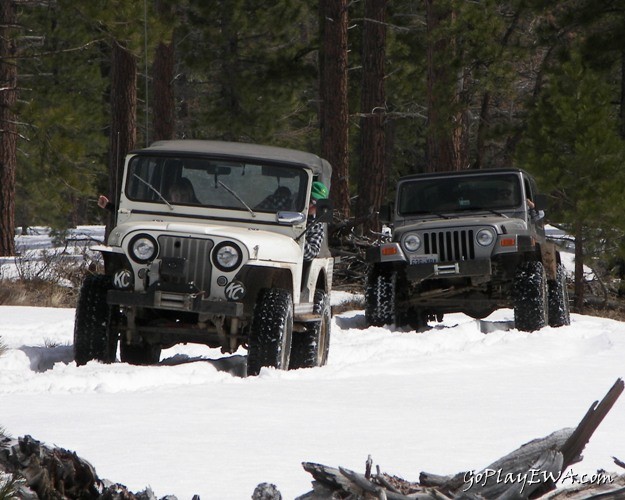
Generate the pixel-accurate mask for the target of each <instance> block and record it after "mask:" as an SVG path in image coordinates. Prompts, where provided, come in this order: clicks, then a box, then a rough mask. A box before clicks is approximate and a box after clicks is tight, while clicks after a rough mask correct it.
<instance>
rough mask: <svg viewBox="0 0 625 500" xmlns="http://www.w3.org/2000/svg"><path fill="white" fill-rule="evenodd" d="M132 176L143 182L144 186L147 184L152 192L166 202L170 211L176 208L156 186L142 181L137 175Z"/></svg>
mask: <svg viewBox="0 0 625 500" xmlns="http://www.w3.org/2000/svg"><path fill="white" fill-rule="evenodd" d="M132 175H133V177H136V178H137V179H139V180H140V181H141V182H143V184H145V185H146V186H147V187H149V188H150V189H151V190H152V191H154V192H155V193H156V194H157V195H158V197H159V198H160V199H161V200H163V201H164V202H165V204H166V205H167V206H168V207H169V209H170V210H173V209H174V207H172V206H171V204H170V203H169V202H168V201H167V200H166V199H165V197H164V196H163V195H162V194H161V193H160V191H159V190H158V189H156V188H155V187H154V186H152V184H150V183H149V182H148V181H146V180H144V179H142V178H141V177H139V176H138V175H137V174H132Z"/></svg>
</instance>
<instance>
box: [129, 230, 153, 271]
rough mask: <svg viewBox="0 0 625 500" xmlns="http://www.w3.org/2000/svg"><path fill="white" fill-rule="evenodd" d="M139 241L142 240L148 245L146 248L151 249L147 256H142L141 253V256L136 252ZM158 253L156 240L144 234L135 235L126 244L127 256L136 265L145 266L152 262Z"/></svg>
mask: <svg viewBox="0 0 625 500" xmlns="http://www.w3.org/2000/svg"><path fill="white" fill-rule="evenodd" d="M141 240H144V242H145V243H149V245H146V248H151V250H150V254H149V255H148V254H147V253H145V254H143V252H141V253H142V254H143V255H141V254H140V252H139V251H137V248H138V243H139V242H140V241H141ZM158 251H159V249H158V242H157V241H156V238H154V237H153V236H151V235H149V234H146V233H141V234H137V235H135V236H133V237H132V239H131V240H130V241H129V242H128V255H129V256H130V258H131V259H132V260H134V261H135V262H137V263H138V264H146V263H148V262H151V261H153V260H154V259H155V258H156V256H157V255H158Z"/></svg>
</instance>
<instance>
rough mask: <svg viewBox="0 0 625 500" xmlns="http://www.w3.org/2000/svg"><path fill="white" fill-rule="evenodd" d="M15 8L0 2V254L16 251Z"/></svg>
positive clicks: (5, 1) (9, 2)
mask: <svg viewBox="0 0 625 500" xmlns="http://www.w3.org/2000/svg"><path fill="white" fill-rule="evenodd" d="M16 28H17V10H16V6H15V4H14V3H13V1H12V0H4V1H2V2H0V256H7V255H13V254H14V253H15V243H14V239H13V238H14V235H15V219H14V211H15V169H16V156H17V152H16V149H17V120H16V115H15V109H14V108H15V104H16V102H17V66H16V60H15V56H16V51H17V48H16V41H15V30H16Z"/></svg>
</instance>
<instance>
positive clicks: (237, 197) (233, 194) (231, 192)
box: [217, 180, 256, 217]
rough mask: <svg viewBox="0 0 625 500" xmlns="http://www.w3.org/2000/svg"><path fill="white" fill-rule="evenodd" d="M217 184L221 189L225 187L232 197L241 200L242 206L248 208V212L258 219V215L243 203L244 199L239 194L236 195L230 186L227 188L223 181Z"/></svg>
mask: <svg viewBox="0 0 625 500" xmlns="http://www.w3.org/2000/svg"><path fill="white" fill-rule="evenodd" d="M217 184H219V185H220V186H221V187H223V188H224V189H225V190H226V191H228V192H229V193H230V194H231V195H232V196H234V197H235V198H236V199H237V200H239V201H240V202H241V204H242V205H243V206H244V207H245V208H247V211H248V212H249V213H250V214H251V215H252V217H256V213H255V212H254V210H252V209H251V208H250V206H249V205H248V204H247V203H245V202H244V201H243V198H241V197H240V196H239V195H238V194H237V193H235V192H234V191H233V190H232V189H230V188H229V187H228V186H226V185H225V184H224V183H223V182H221V181H219V180H218V181H217Z"/></svg>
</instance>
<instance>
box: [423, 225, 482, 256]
mask: <svg viewBox="0 0 625 500" xmlns="http://www.w3.org/2000/svg"><path fill="white" fill-rule="evenodd" d="M473 241H474V240H473V230H472V229H469V230H459V231H432V232H427V233H424V234H423V246H424V251H425V253H436V254H438V258H439V260H440V261H441V262H448V261H456V260H473V259H475V246H474V243H473Z"/></svg>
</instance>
